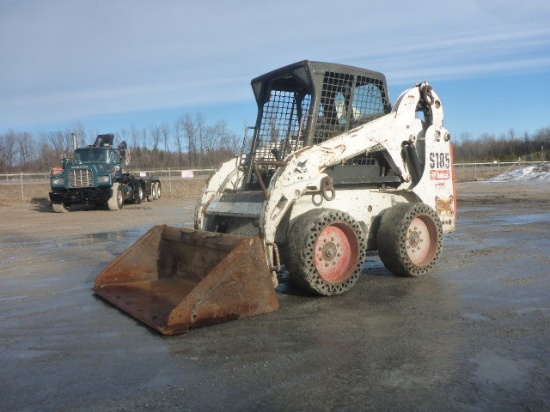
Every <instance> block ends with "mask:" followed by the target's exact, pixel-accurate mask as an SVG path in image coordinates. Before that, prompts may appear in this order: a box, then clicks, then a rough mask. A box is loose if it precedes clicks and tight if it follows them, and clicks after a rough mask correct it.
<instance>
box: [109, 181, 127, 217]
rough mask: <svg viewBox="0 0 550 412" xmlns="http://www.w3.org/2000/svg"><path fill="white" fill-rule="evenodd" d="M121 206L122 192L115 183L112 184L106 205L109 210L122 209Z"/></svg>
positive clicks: (122, 203)
mask: <svg viewBox="0 0 550 412" xmlns="http://www.w3.org/2000/svg"><path fill="white" fill-rule="evenodd" d="M122 206H124V194H123V193H122V188H121V187H120V185H119V184H118V183H115V184H114V185H113V194H112V196H111V198H110V199H109V200H108V201H107V207H108V209H109V210H112V211H117V210H120V209H122Z"/></svg>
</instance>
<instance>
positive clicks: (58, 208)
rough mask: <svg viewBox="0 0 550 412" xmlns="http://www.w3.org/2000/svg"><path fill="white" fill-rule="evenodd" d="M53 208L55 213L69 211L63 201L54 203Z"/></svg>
mask: <svg viewBox="0 0 550 412" xmlns="http://www.w3.org/2000/svg"><path fill="white" fill-rule="evenodd" d="M52 209H53V211H54V212H55V213H67V212H68V211H69V209H68V208H67V206H65V205H64V204H63V203H52Z"/></svg>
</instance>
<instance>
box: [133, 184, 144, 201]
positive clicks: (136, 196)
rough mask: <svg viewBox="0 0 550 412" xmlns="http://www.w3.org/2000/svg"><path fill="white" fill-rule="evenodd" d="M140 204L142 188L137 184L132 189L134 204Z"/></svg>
mask: <svg viewBox="0 0 550 412" xmlns="http://www.w3.org/2000/svg"><path fill="white" fill-rule="evenodd" d="M141 202H143V187H142V186H141V183H138V184H137V185H136V186H135V187H134V203H135V204H136V205H139V204H140V203H141Z"/></svg>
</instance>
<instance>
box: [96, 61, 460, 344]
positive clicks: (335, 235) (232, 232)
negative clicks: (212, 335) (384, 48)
mask: <svg viewBox="0 0 550 412" xmlns="http://www.w3.org/2000/svg"><path fill="white" fill-rule="evenodd" d="M251 84H252V90H253V92H254V96H255V98H256V102H257V105H258V116H257V121H256V125H255V127H253V128H249V129H247V133H245V141H244V144H243V153H242V154H241V155H239V156H237V157H235V158H234V159H231V160H229V161H227V162H225V163H224V164H222V165H221V166H220V168H219V169H218V170H217V171H216V172H215V173H214V174H213V176H212V177H211V178H210V180H209V182H208V184H207V187H206V188H205V190H204V192H203V194H202V196H201V197H200V199H199V202H198V204H197V207H196V211H195V222H194V225H195V227H194V229H195V230H188V229H179V228H174V227H168V226H156V227H153V228H152V229H151V230H150V231H149V232H148V233H146V234H145V235H144V236H143V237H142V238H141V239H140V240H138V241H137V242H136V243H135V244H134V245H133V246H131V247H130V248H129V249H128V250H127V251H126V252H125V253H123V254H122V255H120V256H119V257H118V258H117V259H116V260H115V261H113V262H112V263H111V264H110V265H109V266H107V267H106V268H105V269H104V270H103V271H102V272H101V273H100V274H99V276H98V277H97V278H96V281H95V287H94V291H95V292H96V293H97V294H98V295H100V296H101V297H103V298H105V299H106V300H108V301H109V302H111V303H112V304H114V305H115V306H117V307H119V308H120V309H122V310H124V311H126V312H127V313H129V314H131V315H132V316H134V317H136V318H137V319H139V320H141V321H142V322H144V323H146V324H147V325H149V326H151V327H152V328H154V329H156V330H158V331H160V332H161V333H164V334H176V333H183V332H186V331H188V330H189V329H190V328H193V327H198V326H203V325H207V324H213V323H219V322H225V321H228V320H233V319H237V318H241V317H248V316H254V315H258V314H262V313H268V312H272V311H275V310H277V309H278V308H279V302H278V298H277V293H276V291H275V287H276V286H277V273H278V272H281V271H283V270H286V271H288V273H289V276H290V279H291V280H292V281H293V282H294V283H295V284H296V285H298V286H299V287H301V288H302V289H303V290H304V291H306V292H308V293H312V294H317V295H323V296H330V295H337V294H341V293H344V292H346V291H348V290H350V289H351V288H352V287H353V285H354V284H355V282H356V281H357V278H358V276H359V274H360V272H361V269H362V266H363V264H364V263H365V261H366V253H367V251H373V250H377V251H378V254H379V256H380V259H381V260H382V262H383V263H384V265H385V266H386V268H388V269H389V270H390V271H391V272H393V273H394V274H395V275H398V276H422V275H425V274H427V273H429V272H430V271H432V270H433V268H434V266H435V264H436V262H437V261H438V259H439V257H440V255H441V251H442V245H443V234H444V233H447V232H450V231H452V230H454V229H455V223H456V218H457V205H456V193H455V178H454V169H453V152H452V146H451V142H450V138H451V135H450V133H449V131H448V130H447V129H445V127H444V125H443V121H444V117H443V104H442V102H441V100H440V98H439V96H438V95H437V94H436V92H435V91H434V90H433V88H432V86H431V85H429V84H428V83H426V82H424V83H419V84H417V85H415V86H414V87H412V88H410V89H408V90H406V91H405V92H403V93H402V94H401V95H400V96H399V97H398V99H397V100H396V102H395V104H394V105H393V106H392V105H391V103H390V100H389V95H388V88H387V84H386V78H385V76H384V75H383V74H381V73H378V72H374V71H370V70H364V69H360V68H356V67H351V66H345V65H339V64H330V63H321V62H312V61H307V60H305V61H301V62H298V63H295V64H291V65H288V66H285V67H282V68H279V69H277V70H274V71H271V72H269V73H266V74H264V75H262V76H259V77H257V78H255V79H253V80H252V83H251ZM250 130H252V131H253V133H252V138H251V139H248V134H249V133H248V132H249V131H250ZM249 140H250V141H249Z"/></svg>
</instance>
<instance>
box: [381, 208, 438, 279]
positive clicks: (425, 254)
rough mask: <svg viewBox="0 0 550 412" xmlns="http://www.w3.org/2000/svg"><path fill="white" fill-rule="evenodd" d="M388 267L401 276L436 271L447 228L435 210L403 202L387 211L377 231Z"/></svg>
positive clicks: (385, 264) (382, 254)
mask: <svg viewBox="0 0 550 412" xmlns="http://www.w3.org/2000/svg"><path fill="white" fill-rule="evenodd" d="M377 243H378V254H379V256H380V259H381V260H382V262H383V263H384V266H386V268H387V269H388V270H390V271H391V272H393V273H394V274H396V275H398V276H414V277H416V276H423V275H426V274H427V273H429V272H430V271H432V270H433V268H434V266H435V265H436V263H437V261H438V260H439V257H440V255H441V251H442V249H443V227H442V224H441V221H440V220H439V217H438V216H437V213H436V212H435V210H433V209H432V208H431V207H429V206H428V205H425V204H423V203H402V204H397V205H395V206H393V207H391V208H390V209H389V210H388V211H386V212H385V213H384V215H383V216H382V219H381V221H380V228H379V229H378V234H377Z"/></svg>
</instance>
